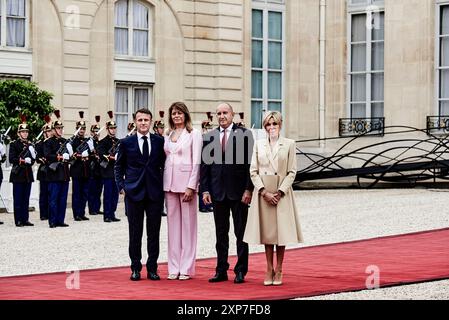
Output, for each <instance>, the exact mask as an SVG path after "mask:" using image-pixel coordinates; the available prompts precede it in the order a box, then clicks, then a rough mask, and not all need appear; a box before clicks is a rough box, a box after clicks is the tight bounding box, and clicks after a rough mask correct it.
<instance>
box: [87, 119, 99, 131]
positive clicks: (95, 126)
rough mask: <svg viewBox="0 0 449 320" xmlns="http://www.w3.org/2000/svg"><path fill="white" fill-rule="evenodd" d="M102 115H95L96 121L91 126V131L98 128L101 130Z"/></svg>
mask: <svg viewBox="0 0 449 320" xmlns="http://www.w3.org/2000/svg"><path fill="white" fill-rule="evenodd" d="M100 119H101V117H100V116H95V121H96V123H95V124H93V125H91V126H90V131H91V132H96V131H98V130H100Z"/></svg>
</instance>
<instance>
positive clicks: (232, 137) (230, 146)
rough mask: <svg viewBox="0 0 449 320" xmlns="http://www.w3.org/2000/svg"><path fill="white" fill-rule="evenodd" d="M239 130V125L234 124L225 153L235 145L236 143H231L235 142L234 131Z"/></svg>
mask: <svg viewBox="0 0 449 320" xmlns="http://www.w3.org/2000/svg"><path fill="white" fill-rule="evenodd" d="M236 129H237V125H236V124H232V128H231V132H230V133H229V138H228V139H227V140H226V147H225V151H227V150H228V148H232V146H233V145H234V143H230V142H229V141H234V140H233V139H234V135H235V134H234V131H235V130H236ZM220 144H221V142H220Z"/></svg>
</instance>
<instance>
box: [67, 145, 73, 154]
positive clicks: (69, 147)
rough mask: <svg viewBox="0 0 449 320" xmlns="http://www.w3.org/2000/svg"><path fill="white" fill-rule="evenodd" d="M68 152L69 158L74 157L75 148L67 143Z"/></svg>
mask: <svg viewBox="0 0 449 320" xmlns="http://www.w3.org/2000/svg"><path fill="white" fill-rule="evenodd" d="M66 148H67V151H68V152H69V156H70V157H71V156H73V147H72V145H71V144H70V143H67V145H66Z"/></svg>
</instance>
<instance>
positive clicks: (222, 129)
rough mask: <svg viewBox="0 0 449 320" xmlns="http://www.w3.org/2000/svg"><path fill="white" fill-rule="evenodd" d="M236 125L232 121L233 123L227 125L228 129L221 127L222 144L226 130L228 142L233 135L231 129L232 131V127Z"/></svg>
mask: <svg viewBox="0 0 449 320" xmlns="http://www.w3.org/2000/svg"><path fill="white" fill-rule="evenodd" d="M233 126H234V123H231V125H230V126H229V127H227V128H226V129H224V128H222V127H220V144H221V142H222V141H223V134H224V132H225V130H226V143H228V141H229V136H230V135H231V131H232V127H233Z"/></svg>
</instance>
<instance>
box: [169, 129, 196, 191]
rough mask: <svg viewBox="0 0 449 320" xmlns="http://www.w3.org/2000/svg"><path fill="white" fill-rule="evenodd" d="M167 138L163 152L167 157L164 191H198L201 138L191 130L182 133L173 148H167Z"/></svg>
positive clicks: (194, 130)
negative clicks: (188, 189)
mask: <svg viewBox="0 0 449 320" xmlns="http://www.w3.org/2000/svg"><path fill="white" fill-rule="evenodd" d="M169 139H170V137H169V136H165V144H164V150H165V154H166V156H167V159H166V160H165V169H164V191H166V192H168V191H171V192H179V193H184V192H185V191H186V189H187V188H191V189H193V190H196V191H198V183H199V179H200V164H201V151H202V145H203V137H202V135H201V132H200V131H199V130H197V129H193V130H192V132H190V133H189V132H188V131H187V130H186V129H184V131H183V132H182V134H181V136H180V137H179V139H178V142H177V143H176V144H175V146H174V148H172V149H170V147H169V143H170V142H169V141H170V140H169Z"/></svg>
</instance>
